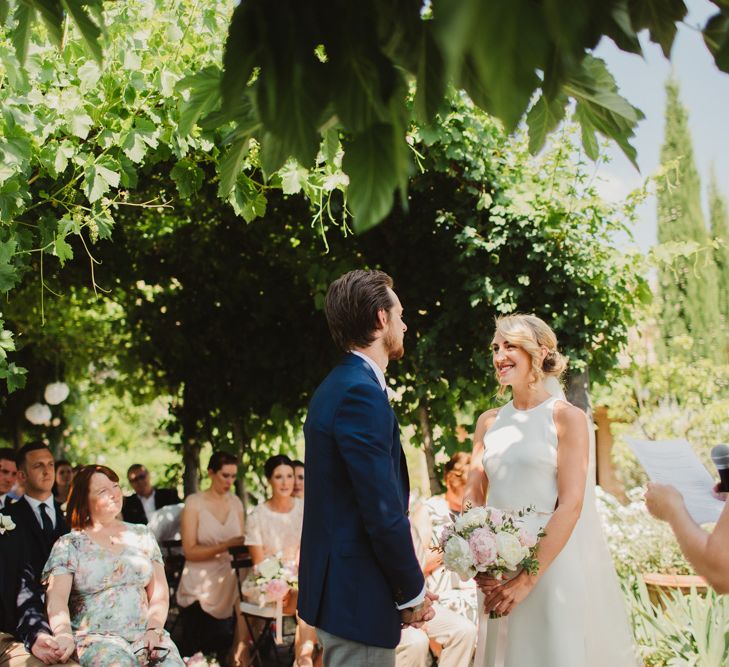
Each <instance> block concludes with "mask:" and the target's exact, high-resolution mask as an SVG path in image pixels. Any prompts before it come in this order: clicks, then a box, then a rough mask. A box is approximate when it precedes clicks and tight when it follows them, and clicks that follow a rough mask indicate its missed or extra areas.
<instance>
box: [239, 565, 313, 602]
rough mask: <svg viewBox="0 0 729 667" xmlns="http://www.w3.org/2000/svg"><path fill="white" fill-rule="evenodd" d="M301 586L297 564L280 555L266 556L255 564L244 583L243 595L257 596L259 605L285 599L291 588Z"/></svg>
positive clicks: (248, 596)
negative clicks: (297, 573)
mask: <svg viewBox="0 0 729 667" xmlns="http://www.w3.org/2000/svg"><path fill="white" fill-rule="evenodd" d="M298 587H299V578H298V577H297V575H296V564H295V563H291V562H286V561H284V560H283V559H282V558H280V557H279V556H269V557H268V558H264V559H263V560H262V561H261V562H260V563H258V565H254V566H253V572H251V574H249V575H248V577H247V578H246V581H245V583H244V584H243V595H245V596H246V597H247V598H249V599H250V598H257V600H258V604H259V606H261V607H263V606H264V605H265V604H266V603H269V602H277V601H279V600H283V599H284V598H285V597H286V594H287V593H288V592H289V590H291V589H292V588H293V589H296V588H298Z"/></svg>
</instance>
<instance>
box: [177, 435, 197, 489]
mask: <svg viewBox="0 0 729 667" xmlns="http://www.w3.org/2000/svg"><path fill="white" fill-rule="evenodd" d="M200 450H201V446H200V443H199V442H198V441H197V440H196V439H195V438H185V439H184V440H183V445H182V463H183V466H184V470H183V473H182V489H183V493H184V495H185V497H187V496H189V495H190V494H191V493H197V491H198V489H199V488H200Z"/></svg>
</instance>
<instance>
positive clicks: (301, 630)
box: [246, 454, 317, 667]
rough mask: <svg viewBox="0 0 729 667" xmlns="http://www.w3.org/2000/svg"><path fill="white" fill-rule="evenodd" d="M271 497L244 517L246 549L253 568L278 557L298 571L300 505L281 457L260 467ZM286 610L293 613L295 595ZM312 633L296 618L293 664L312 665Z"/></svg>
mask: <svg viewBox="0 0 729 667" xmlns="http://www.w3.org/2000/svg"><path fill="white" fill-rule="evenodd" d="M264 471H265V474H266V479H267V480H268V483H269V485H270V487H271V497H270V498H269V499H268V500H267V501H266V502H264V503H261V504H260V505H258V506H257V507H256V508H255V509H254V510H253V511H252V512H251V514H250V516H249V517H248V522H247V525H246V545H248V548H249V549H250V552H251V558H252V560H253V563H254V564H255V565H257V564H258V563H260V562H261V561H262V560H263V559H264V558H266V557H267V556H278V557H280V558H282V559H283V560H284V561H288V562H290V563H294V564H295V565H296V567H297V568H298V563H299V544H300V542H301V527H302V524H303V520H304V503H303V501H302V500H299V499H298V498H294V497H293V495H292V493H293V490H294V463H293V461H292V460H291V459H290V458H289V457H288V456H284V455H283V454H279V455H277V456H271V457H270V458H269V459H268V460H267V461H266V463H265V465H264ZM289 595H290V596H292V597H291V599H289V600H287V601H286V607H287V608H291V609H296V600H295V596H296V593H295V592H292V593H289ZM316 642H317V639H316V631H315V630H314V628H312V627H311V626H310V625H307V624H306V623H304V621H302V620H301V619H300V618H299V619H297V628H296V640H295V652H296V664H297V665H305V666H306V667H310V666H311V665H313V664H314V654H315V649H316Z"/></svg>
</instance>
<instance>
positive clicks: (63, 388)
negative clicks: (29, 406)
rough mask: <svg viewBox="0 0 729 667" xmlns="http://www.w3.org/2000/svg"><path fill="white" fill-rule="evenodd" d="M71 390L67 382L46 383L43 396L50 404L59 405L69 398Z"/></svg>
mask: <svg viewBox="0 0 729 667" xmlns="http://www.w3.org/2000/svg"><path fill="white" fill-rule="evenodd" d="M69 391H70V390H69V388H68V385H67V384H66V383H65V382H51V384H49V385H46V389H45V391H44V392H43V398H45V399H46V403H48V405H58V404H59V403H63V401H65V400H66V399H67V398H68V394H69Z"/></svg>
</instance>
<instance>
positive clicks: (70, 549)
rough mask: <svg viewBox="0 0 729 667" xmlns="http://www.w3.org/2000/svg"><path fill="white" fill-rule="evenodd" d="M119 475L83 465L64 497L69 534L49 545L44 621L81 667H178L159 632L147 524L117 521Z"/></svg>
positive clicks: (155, 557) (158, 562)
mask: <svg viewBox="0 0 729 667" xmlns="http://www.w3.org/2000/svg"><path fill="white" fill-rule="evenodd" d="M121 504H122V493H121V488H120V487H119V477H118V476H117V474H116V473H115V472H114V471H113V470H111V469H109V468H107V467H106V466H101V465H90V466H85V467H84V468H83V469H82V470H81V471H80V472H79V473H78V474H77V475H76V477H75V479H74V481H73V485H72V486H71V492H70V494H69V499H68V517H69V523H70V525H71V528H72V530H71V532H70V533H69V534H67V535H64V536H63V537H61V538H60V539H59V540H58V541H57V542H56V543H55V544H54V546H53V549H52V551H51V555H50V556H49V558H48V562H47V563H46V566H45V569H44V572H43V579H44V581H45V582H47V585H48V591H47V600H46V602H47V606H48V618H49V620H50V624H51V628H52V630H53V632H54V634H55V636H56V638H57V640H58V643H59V644H60V645H61V647H62V648H64V649H66V651H67V652H68V653H69V654H72V653H73V652H75V653H76V655H77V656H78V661H79V662H80V664H81V665H82V667H137V665H145V664H147V663H148V662H149V661H150V660H152V661H154V662H155V663H156V664H158V665H164V666H165V667H183V665H184V663H183V661H182V659H181V658H180V654H179V653H178V651H177V648H176V647H175V645H174V643H173V642H172V640H171V639H170V636H169V634H168V633H167V632H166V631H165V630H164V624H165V620H166V618H167V610H168V603H169V592H168V589H167V581H166V579H165V574H164V568H163V565H162V556H161V554H160V551H159V547H158V546H157V542H156V541H155V539H154V536H153V535H152V533H151V532H150V531H149V529H148V528H147V526H144V525H133V524H129V523H124V522H122V521H119V520H118V519H117V518H116V517H117V515H118V514H119V512H120V511H121Z"/></svg>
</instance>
